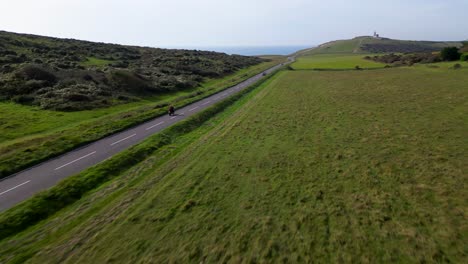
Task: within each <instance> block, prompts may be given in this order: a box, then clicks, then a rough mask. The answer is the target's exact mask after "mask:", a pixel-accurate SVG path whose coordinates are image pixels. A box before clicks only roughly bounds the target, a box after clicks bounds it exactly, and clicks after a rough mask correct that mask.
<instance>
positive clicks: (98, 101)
mask: <svg viewBox="0 0 468 264" xmlns="http://www.w3.org/2000/svg"><path fill="white" fill-rule="evenodd" d="M264 61H265V60H264V59H260V58H257V57H248V56H240V55H227V54H224V53H218V52H209V51H200V50H177V49H160V48H149V47H137V46H126V45H117V44H106V43H96V42H90V41H82V40H74V39H59V38H52V37H43V36H36V35H29V34H17V33H11V32H5V31H0V73H1V75H0V100H1V101H9V100H13V101H15V102H17V103H21V104H28V105H36V106H40V107H41V108H43V109H53V110H66V111H74V110H83V109H93V108H99V107H106V106H110V105H115V104H119V103H125V102H129V101H138V100H140V99H141V98H144V97H147V96H154V95H159V94H164V93H168V92H176V91H181V90H188V89H192V88H195V87H197V86H198V85H199V84H200V83H201V82H202V81H204V80H207V79H212V78H220V77H224V76H227V75H228V74H231V73H234V72H236V71H238V70H239V69H242V68H246V67H248V66H252V65H256V64H259V63H261V62H264Z"/></svg>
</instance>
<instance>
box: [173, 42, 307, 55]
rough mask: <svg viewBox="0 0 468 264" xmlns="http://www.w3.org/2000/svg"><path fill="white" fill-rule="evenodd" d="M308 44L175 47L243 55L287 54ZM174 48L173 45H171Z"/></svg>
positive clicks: (305, 47)
mask: <svg viewBox="0 0 468 264" xmlns="http://www.w3.org/2000/svg"><path fill="white" fill-rule="evenodd" d="M311 47H312V45H310V46H238V47H234V46H231V47H227V46H226V47H222V46H217V47H215V46H212V47H209V46H206V47H176V48H177V49H197V50H209V51H217V52H224V53H227V54H239V55H245V56H252V55H289V54H292V53H294V52H296V51H298V50H302V49H307V48H311ZM173 48H174V47H173Z"/></svg>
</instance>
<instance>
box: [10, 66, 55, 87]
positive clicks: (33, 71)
mask: <svg viewBox="0 0 468 264" xmlns="http://www.w3.org/2000/svg"><path fill="white" fill-rule="evenodd" d="M15 76H16V77H17V78H21V79H24V80H40V81H48V82H50V83H55V82H56V80H57V77H56V76H55V75H54V74H53V73H52V72H51V71H50V70H47V69H45V68H44V67H42V66H39V65H34V64H28V65H26V66H24V67H22V68H20V69H19V70H18V71H17V72H16V74H15Z"/></svg>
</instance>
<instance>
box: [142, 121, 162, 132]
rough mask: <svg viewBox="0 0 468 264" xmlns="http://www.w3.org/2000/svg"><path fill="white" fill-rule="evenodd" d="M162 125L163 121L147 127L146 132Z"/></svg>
mask: <svg viewBox="0 0 468 264" xmlns="http://www.w3.org/2000/svg"><path fill="white" fill-rule="evenodd" d="M162 123H164V121H162V122H159V123H157V124H156V125H152V126H150V127H147V128H146V130H150V129H152V128H153V127H155V126H159V125H160V124H162Z"/></svg>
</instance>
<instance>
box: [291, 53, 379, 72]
mask: <svg viewBox="0 0 468 264" xmlns="http://www.w3.org/2000/svg"><path fill="white" fill-rule="evenodd" d="M364 56H366V55H365V54H316V55H309V56H302V57H299V58H297V61H296V62H294V63H293V64H292V68H293V69H295V70H313V69H326V70H347V69H354V68H355V67H356V66H359V67H361V68H363V69H374V68H383V67H385V64H383V63H378V62H374V61H370V60H365V59H364Z"/></svg>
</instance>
